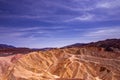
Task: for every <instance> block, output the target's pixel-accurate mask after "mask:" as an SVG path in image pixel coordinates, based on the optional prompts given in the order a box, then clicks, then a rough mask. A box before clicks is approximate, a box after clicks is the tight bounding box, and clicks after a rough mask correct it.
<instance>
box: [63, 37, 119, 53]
mask: <svg viewBox="0 0 120 80" xmlns="http://www.w3.org/2000/svg"><path fill="white" fill-rule="evenodd" d="M83 46H94V47H102V48H105V50H107V51H114V49H119V50H120V39H106V40H102V41H98V42H91V43H76V44H72V45H68V46H65V47H62V48H72V47H83Z"/></svg>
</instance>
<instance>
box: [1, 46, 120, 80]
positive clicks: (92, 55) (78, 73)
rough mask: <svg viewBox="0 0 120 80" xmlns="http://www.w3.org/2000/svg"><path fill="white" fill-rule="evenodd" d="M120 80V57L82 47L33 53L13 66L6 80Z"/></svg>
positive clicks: (5, 77)
mask: <svg viewBox="0 0 120 80" xmlns="http://www.w3.org/2000/svg"><path fill="white" fill-rule="evenodd" d="M69 79H70V80H71V79H73V80H120V55H119V54H118V53H112V52H105V51H104V49H103V48H97V47H82V48H66V49H53V50H48V51H44V52H42V51H41V52H33V53H30V54H27V55H25V56H24V57H23V58H21V59H20V60H18V62H16V63H15V64H13V65H12V66H11V67H10V68H9V70H8V71H7V72H6V74H5V75H4V76H3V77H2V80H69Z"/></svg>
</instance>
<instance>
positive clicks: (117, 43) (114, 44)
mask: <svg viewBox="0 0 120 80" xmlns="http://www.w3.org/2000/svg"><path fill="white" fill-rule="evenodd" d="M84 46H94V47H102V48H104V49H105V50H106V51H114V52H119V51H120V39H106V40H102V41H98V42H91V43H76V44H72V45H68V46H64V47H62V48H74V47H84ZM50 49H55V48H52V47H51V48H40V49H30V48H25V47H22V48H17V47H14V46H12V45H6V44H0V54H1V55H3V54H2V53H12V54H17V53H22V54H24V53H29V52H33V51H46V50H50Z"/></svg>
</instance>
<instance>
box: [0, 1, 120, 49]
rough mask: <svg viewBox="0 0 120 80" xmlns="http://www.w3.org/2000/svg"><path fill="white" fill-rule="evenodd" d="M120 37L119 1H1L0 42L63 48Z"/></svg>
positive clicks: (20, 45)
mask: <svg viewBox="0 0 120 80" xmlns="http://www.w3.org/2000/svg"><path fill="white" fill-rule="evenodd" d="M111 38H120V0H0V44H9V45H13V46H16V47H29V48H44V47H62V46H66V45H70V44H74V43H88V42H93V41H99V40H104V39H111Z"/></svg>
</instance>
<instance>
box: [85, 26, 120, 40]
mask: <svg viewBox="0 0 120 80" xmlns="http://www.w3.org/2000/svg"><path fill="white" fill-rule="evenodd" d="M119 35H120V27H119V26H118V27H114V28H113V27H102V28H95V29H93V30H90V31H89V32H88V33H86V34H85V35H84V36H86V37H95V38H115V37H119V38H120V36H119Z"/></svg>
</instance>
